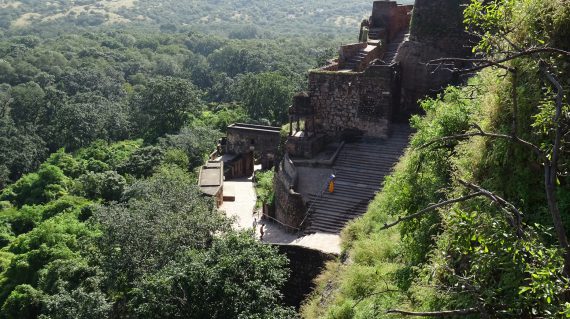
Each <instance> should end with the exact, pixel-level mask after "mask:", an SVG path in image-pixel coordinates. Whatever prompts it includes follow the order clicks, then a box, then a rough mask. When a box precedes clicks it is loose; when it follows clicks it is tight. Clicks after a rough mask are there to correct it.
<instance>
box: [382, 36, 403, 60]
mask: <svg viewBox="0 0 570 319" xmlns="http://www.w3.org/2000/svg"><path fill="white" fill-rule="evenodd" d="M407 33H408V31H407V30H405V31H403V32H400V33H398V35H396V37H395V38H394V40H393V41H392V42H390V43H389V44H388V46H387V47H386V53H384V56H383V57H382V60H383V61H384V63H386V64H387V65H390V64H392V63H394V62H396V61H394V58H395V57H396V54H397V53H398V48H399V47H400V44H402V42H404V41H405V40H406V35H407Z"/></svg>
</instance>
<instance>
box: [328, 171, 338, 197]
mask: <svg viewBox="0 0 570 319" xmlns="http://www.w3.org/2000/svg"><path fill="white" fill-rule="evenodd" d="M335 182H336V176H335V175H334V174H331V176H329V187H328V190H329V193H333V192H334V183H335Z"/></svg>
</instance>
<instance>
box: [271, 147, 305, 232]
mask: <svg viewBox="0 0 570 319" xmlns="http://www.w3.org/2000/svg"><path fill="white" fill-rule="evenodd" d="M297 177H298V173H297V169H296V167H295V165H294V164H293V162H292V161H291V159H290V158H289V156H288V155H285V157H284V159H283V160H282V161H281V163H280V165H279V170H278V171H277V172H276V174H275V178H274V179H273V190H274V191H275V216H274V218H275V219H277V220H278V221H279V222H280V223H282V224H285V225H289V226H291V227H295V228H297V227H298V226H299V225H300V224H301V223H302V222H303V219H304V218H305V213H306V211H307V207H306V205H305V202H304V201H303V196H302V195H301V194H299V193H296V192H295V187H296V185H297ZM288 230H295V229H294V228H291V229H288Z"/></svg>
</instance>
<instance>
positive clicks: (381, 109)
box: [309, 65, 399, 137]
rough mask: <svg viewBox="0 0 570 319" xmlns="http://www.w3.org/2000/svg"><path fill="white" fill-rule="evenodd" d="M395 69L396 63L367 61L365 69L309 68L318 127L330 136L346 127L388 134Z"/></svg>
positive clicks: (378, 135) (394, 101)
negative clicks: (343, 70) (342, 70)
mask: <svg viewBox="0 0 570 319" xmlns="http://www.w3.org/2000/svg"><path fill="white" fill-rule="evenodd" d="M398 73H399V71H398V67H397V65H392V66H387V65H370V66H369V67H368V68H367V69H366V70H365V71H364V72H318V71H315V72H311V73H310V74H309V92H310V93H309V95H310V97H311V105H312V106H313V108H314V112H315V126H316V127H317V131H318V132H322V133H325V134H326V135H327V136H330V137H340V136H341V135H342V134H343V132H345V131H347V130H357V131H360V132H362V133H363V134H364V135H365V136H373V137H387V136H388V134H389V131H390V123H391V119H392V111H393V108H394V106H395V105H394V104H396V103H397V101H396V99H395V96H394V94H395V93H394V92H395V88H397V87H399V83H398V79H399V77H398Z"/></svg>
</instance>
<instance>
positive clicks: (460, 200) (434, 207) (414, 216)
mask: <svg viewBox="0 0 570 319" xmlns="http://www.w3.org/2000/svg"><path fill="white" fill-rule="evenodd" d="M483 195H484V194H483V192H476V193H473V194H469V195H465V196H463V197H459V198H454V199H450V200H446V201H444V202H441V203H437V204H434V205H431V206H429V207H426V208H424V209H422V210H420V211H419V212H417V213H414V214H411V215H408V216H405V217H398V220H397V221H395V222H392V223H390V224H384V226H383V227H382V228H381V230H384V229H388V228H392V227H394V226H396V225H398V224H399V223H401V222H404V221H406V220H410V219H414V218H417V217H419V216H421V215H423V214H425V213H427V212H430V211H433V210H434V209H437V208H440V207H443V206H447V205H451V204H455V203H459V202H463V201H466V200H468V199H471V198H475V197H478V196H483Z"/></svg>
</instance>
